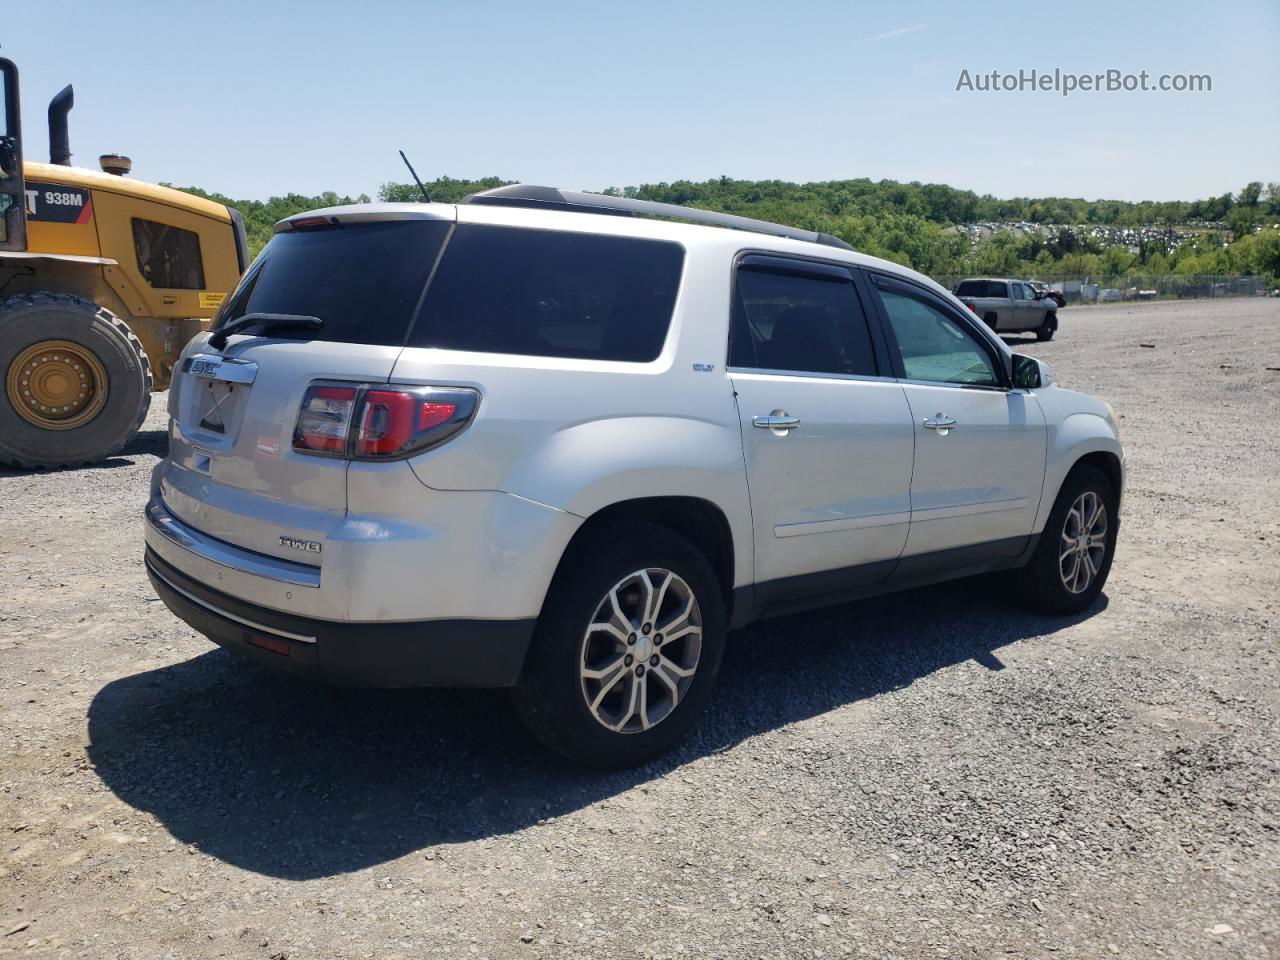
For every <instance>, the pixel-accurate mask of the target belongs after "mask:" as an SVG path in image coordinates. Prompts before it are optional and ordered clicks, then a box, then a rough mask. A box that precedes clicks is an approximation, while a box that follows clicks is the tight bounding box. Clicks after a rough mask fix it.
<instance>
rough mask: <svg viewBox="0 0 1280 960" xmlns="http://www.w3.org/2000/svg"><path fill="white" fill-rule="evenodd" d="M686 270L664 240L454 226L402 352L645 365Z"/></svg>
mask: <svg viewBox="0 0 1280 960" xmlns="http://www.w3.org/2000/svg"><path fill="white" fill-rule="evenodd" d="M683 267H684V249H683V248H682V247H681V246H680V245H679V244H676V243H670V242H667V241H661V240H648V239H641V238H635V237H610V236H602V235H598V234H586V233H567V232H562V231H554V230H529V229H519V228H514V227H496V226H481V225H475V224H460V225H459V226H458V227H457V228H456V229H455V230H454V232H453V236H452V237H451V238H450V240H449V244H448V246H447V247H446V248H445V252H444V255H443V256H442V257H441V259H440V265H439V267H438V268H437V270H436V274H435V277H434V278H433V279H432V281H431V287H430V289H429V290H428V291H427V296H426V301H425V303H424V305H423V308H422V312H421V314H420V315H419V317H418V320H417V323H416V324H415V325H414V329H413V332H412V333H411V334H410V336H409V346H416V347H440V348H443V349H448V350H468V351H477V352H482V353H514V354H524V355H532V356H543V357H569V358H577V359H585V360H623V361H631V362H637V363H643V362H647V361H650V360H653V359H655V358H656V357H657V356H658V354H659V353H661V351H662V345H663V343H664V341H665V340H666V336H667V329H668V327H669V326H670V324H671V314H672V311H673V310H674V308H675V300H676V293H677V291H678V290H679V286H680V276H681V272H682V270H683Z"/></svg>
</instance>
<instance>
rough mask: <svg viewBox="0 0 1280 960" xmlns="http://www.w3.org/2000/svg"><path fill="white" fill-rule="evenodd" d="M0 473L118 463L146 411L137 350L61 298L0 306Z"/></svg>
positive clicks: (129, 339)
mask: <svg viewBox="0 0 1280 960" xmlns="http://www.w3.org/2000/svg"><path fill="white" fill-rule="evenodd" d="M0 381H2V382H3V388H2V389H0V464H4V465H6V466H14V467H20V468H22V469H41V468H53V467H72V466H80V465H83V464H89V463H96V462H97V461H99V460H104V459H106V458H107V457H110V456H112V455H113V454H116V453H119V452H120V450H121V449H123V447H124V445H125V444H127V443H128V442H129V441H130V440H132V439H133V437H134V435H135V434H136V433H137V432H138V428H139V427H141V426H142V421H143V419H144V418H145V417H146V415H147V410H148V408H149V407H150V406H151V365H150V363H149V361H148V360H147V355H146V352H145V351H144V350H143V349H142V343H141V341H139V340H138V338H137V337H136V336H134V335H133V332H132V331H131V330H130V329H129V327H128V325H126V324H125V322H124V321H123V320H121V319H120V318H119V317H117V316H116V315H115V314H114V313H112V312H111V311H110V310H108V309H107V308H106V307H100V306H98V305H97V304H95V303H91V302H90V301H88V300H84V299H82V298H80V297H77V296H74V295H72V294H69V293H31V294H23V295H21V296H16V297H9V298H7V299H5V300H0Z"/></svg>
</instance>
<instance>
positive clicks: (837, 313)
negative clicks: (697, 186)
mask: <svg viewBox="0 0 1280 960" xmlns="http://www.w3.org/2000/svg"><path fill="white" fill-rule="evenodd" d="M654 215H656V216H658V217H666V218H673V217H679V218H681V219H682V220H685V221H697V222H694V223H690V222H674V221H673V220H672V219H655V218H654ZM708 224H714V226H711V225H708ZM725 227H729V228H730V229H724V228H725ZM169 396H170V400H169V402H170V414H171V422H170V453H169V456H168V459H166V460H165V461H164V462H163V463H162V464H160V466H159V467H158V468H157V469H156V471H155V475H154V478H153V483H152V490H151V499H150V502H149V504H148V506H147V510H146V543H147V546H146V563H147V569H148V571H149V573H150V574H151V578H152V582H153V583H154V585H155V588H156V590H157V591H158V592H159V594H160V596H161V597H162V598H163V599H164V601H165V603H166V604H168V606H169V608H170V609H171V610H173V611H174V612H175V613H176V614H177V615H178V616H179V617H181V618H182V619H184V620H186V621H187V622H188V623H190V624H191V625H192V626H194V627H195V628H196V629H197V630H199V631H200V632H202V633H204V634H205V635H206V636H208V637H209V638H210V639H211V640H213V641H214V642H216V643H219V644H221V645H223V646H226V647H228V648H230V649H232V650H235V651H236V652H238V653H241V654H243V655H245V656H247V657H250V658H253V659H255V660H258V661H260V662H262V663H267V664H270V665H272V666H276V667H282V668H285V669H288V670H292V671H295V672H298V673H301V674H305V675H308V676H312V677H317V678H321V679H323V680H326V681H332V682H337V683H346V684H361V685H385V686H408V685H453V686H511V687H514V689H515V702H516V704H517V706H518V709H519V712H520V714H521V716H522V717H523V718H524V719H525V721H526V722H527V723H528V725H529V727H530V728H531V730H532V731H533V732H534V733H535V734H536V735H537V736H538V737H539V738H540V739H541V740H543V741H544V742H545V743H547V744H549V745H550V746H552V747H553V748H555V749H556V750H559V751H561V752H562V753H564V754H566V755H568V756H570V757H572V758H574V759H576V760H579V761H581V762H584V763H588V764H592V765H598V766H622V765H627V764H634V763H638V762H641V761H643V760H645V759H647V758H649V757H651V756H653V755H654V754H656V753H658V752H659V751H661V750H663V749H665V748H667V747H668V746H670V745H671V744H672V743H673V742H674V741H676V740H677V739H678V738H679V737H680V736H681V735H682V734H684V733H685V732H686V731H688V730H689V729H690V727H691V726H692V725H693V724H694V722H695V721H696V719H697V716H698V714H699V712H700V711H701V710H702V708H703V705H704V704H705V703H706V702H707V699H708V697H709V696H710V695H711V691H712V688H713V686H714V684H715V680H716V674H717V671H718V669H719V666H720V659H721V653H722V651H723V649H724V644H725V636H726V633H727V632H728V631H730V630H733V629H734V628H737V627H740V626H742V625H743V624H746V623H748V622H749V621H751V620H754V619H757V618H760V617H767V616H772V615H775V614H779V613H785V612H789V611H794V610H798V609H802V608H805V607H811V606H816V605H821V604H831V603H840V602H844V601H847V600H850V599H855V598H858V597H865V596H868V595H871V594H875V593H882V592H886V591H891V590H900V589H903V588H906V587H915V586H919V585H921V584H925V583H930V582H935V581H939V580H944V579H949V578H953V577H961V576H967V575H969V574H975V573H979V572H983V571H990V570H999V569H1015V568H1016V569H1018V570H1019V571H1020V574H1019V575H1020V576H1021V579H1022V581H1023V590H1024V591H1025V593H1026V594H1027V595H1028V596H1029V597H1031V598H1033V599H1034V601H1035V602H1036V603H1037V604H1038V605H1039V606H1040V607H1041V608H1042V609H1045V610H1048V611H1052V612H1058V613H1067V612H1074V611H1079V610H1082V609H1084V608H1085V607H1087V606H1088V605H1090V604H1091V603H1092V602H1093V601H1094V599H1095V598H1096V597H1097V595H1098V593H1099V591H1100V590H1101V589H1102V586H1103V584H1104V582H1105V581H1106V578H1107V572H1108V570H1109V568H1110V566H1111V559H1112V555H1113V553H1114V550H1115V542H1116V532H1117V529H1118V523H1119V507H1120V494H1121V489H1122V486H1123V482H1124V466H1123V464H1124V455H1123V452H1122V450H1121V447H1120V443H1119V441H1118V439H1117V434H1116V424H1115V420H1114V419H1113V417H1112V413H1111V410H1110V408H1109V407H1108V406H1107V405H1106V404H1105V403H1102V402H1100V401H1098V400H1095V399H1091V398H1089V397H1086V396H1082V395H1081V394H1078V393H1073V392H1070V391H1068V390H1064V389H1062V388H1061V387H1058V386H1051V385H1050V383H1049V377H1048V370H1047V368H1046V367H1045V365H1044V364H1043V363H1040V362H1038V361H1036V360H1034V359H1031V358H1028V357H1020V356H1014V355H1012V354H1011V353H1010V352H1009V350H1008V348H1007V347H1006V346H1005V345H1004V343H1003V342H1002V341H1001V340H1000V339H999V338H997V337H996V336H995V335H994V334H992V333H991V332H990V331H989V330H987V329H986V328H985V327H984V326H983V324H982V323H981V322H980V321H978V320H977V319H976V318H975V317H974V316H973V315H972V314H971V313H970V312H969V311H967V310H966V309H965V308H964V307H963V306H962V305H961V304H960V303H959V302H958V301H957V300H956V299H955V298H954V297H953V296H952V295H951V294H950V293H948V292H947V291H946V290H944V289H943V288H942V287H940V286H938V285H937V284H936V283H933V282H932V281H931V280H929V279H927V278H926V277H923V276H921V275H919V274H917V273H914V272H912V271H911V270H907V269H905V268H903V267H900V266H898V265H896V264H893V263H888V262H886V261H884V260H878V259H875V258H874V257H867V256H862V255H860V254H858V253H855V252H854V251H853V250H852V249H850V248H849V247H848V246H847V245H845V244H843V243H842V242H841V241H839V240H836V239H835V238H833V237H828V236H826V235H822V234H815V233H811V232H807V231H802V230H795V229H792V228H789V227H782V226H778V225H776V224H768V223H763V222H760V221H752V220H745V219H742V218H736V217H730V216H727V215H724V214H712V213H706V212H703V211H697V210H689V209H685V208H680V207H669V206H665V205H660V204H651V203H645V202H642V201H636V200H628V199H620V198H612V197H603V196H595V195H590V194H578V193H568V192H561V191H557V190H552V189H548V188H539V187H525V186H514V187H504V188H500V189H498V190H495V191H490V192H488V193H484V194H478V195H476V196H474V197H472V198H470V200H469V202H467V203H464V204H459V205H445V204H372V205H364V206H349V207H336V208H333V209H329V210H321V211H317V212H315V213H311V214H306V215H302V216H297V217H293V218H290V219H288V220H285V221H283V222H281V223H280V224H279V225H278V226H277V227H276V233H275V237H274V238H273V239H272V241H271V242H270V244H268V246H267V248H266V249H265V250H264V251H263V253H262V255H261V256H260V257H258V259H257V260H256V261H255V262H254V264H253V265H252V266H251V267H250V269H249V270H248V272H247V273H246V274H245V276H244V279H243V280H242V281H241V283H240V286H239V287H238V288H237V290H236V291H235V293H234V294H233V295H232V296H231V298H230V299H229V300H228V302H227V304H226V306H225V307H224V309H223V310H222V312H221V314H220V316H219V317H218V319H217V320H216V321H215V325H214V328H213V332H212V333H211V334H201V335H200V336H198V337H196V338H195V339H194V340H193V341H192V342H191V343H190V344H189V345H188V346H187V348H186V350H185V351H184V353H183V356H182V359H181V362H180V365H179V370H178V371H177V373H176V375H175V377H174V381H173V388H172V389H171V391H170V395H169Z"/></svg>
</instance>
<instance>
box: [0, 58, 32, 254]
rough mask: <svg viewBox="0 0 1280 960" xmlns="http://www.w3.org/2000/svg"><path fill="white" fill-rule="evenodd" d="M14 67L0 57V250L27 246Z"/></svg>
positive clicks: (23, 248)
mask: <svg viewBox="0 0 1280 960" xmlns="http://www.w3.org/2000/svg"><path fill="white" fill-rule="evenodd" d="M18 104H19V100H18V68H17V67H16V66H14V64H13V61H11V60H5V59H3V58H0V250H25V249H27V218H26V193H25V185H24V184H23V181H22V117H21V114H20V111H19V109H18Z"/></svg>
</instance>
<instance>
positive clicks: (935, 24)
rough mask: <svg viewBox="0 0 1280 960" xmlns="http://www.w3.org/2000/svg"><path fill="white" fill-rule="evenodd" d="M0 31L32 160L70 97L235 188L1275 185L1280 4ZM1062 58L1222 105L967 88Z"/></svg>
mask: <svg viewBox="0 0 1280 960" xmlns="http://www.w3.org/2000/svg"><path fill="white" fill-rule="evenodd" d="M58 6H59V9H58V16H57V17H52V16H49V15H40V16H26V17H23V18H21V19H20V20H19V21H17V23H16V25H11V27H10V28H9V29H7V30H6V31H5V32H4V33H3V34H0V54H2V55H4V56H8V57H9V58H11V59H13V60H15V61H16V62H17V63H18V65H19V68H20V69H21V70H22V87H23V103H24V111H25V113H24V116H25V119H26V123H25V128H26V130H25V133H26V139H27V157H28V159H46V158H47V156H48V153H47V136H46V132H45V120H44V111H45V106H46V104H47V102H48V100H49V98H50V97H51V96H52V95H53V94H54V93H55V92H56V91H57V90H58V89H59V88H60V87H61V86H62V85H63V84H64V83H67V82H72V83H74V84H75V87H76V108H75V110H74V111H73V112H72V115H71V146H72V150H73V151H74V153H75V156H76V162H77V163H79V164H81V165H86V166H96V164H97V155H98V154H99V153H105V152H112V151H117V152H122V153H126V154H128V155H129V156H131V157H133V159H134V172H135V175H136V176H138V177H139V178H141V179H147V180H156V181H169V182H173V183H177V184H182V185H186V184H196V185H199V186H203V187H206V188H208V189H215V190H220V191H222V192H224V193H227V194H231V195H233V196H237V197H249V198H265V197H267V196H269V195H271V194H278V193H284V192H288V191H297V192H302V193H309V194H310V193H319V192H321V191H324V190H336V191H338V192H339V193H350V194H358V193H361V192H366V193H369V194H373V193H375V191H376V190H377V187H378V185H379V184H381V183H382V182H384V181H386V180H392V179H394V180H404V179H407V175H406V173H405V171H404V169H403V167H402V166H401V164H400V160H399V157H398V156H397V155H396V150H397V148H400V147H403V148H404V149H405V150H406V152H407V153H408V154H409V156H410V158H411V159H412V160H413V161H414V163H415V165H416V166H417V168H418V172H419V174H420V175H422V176H423V178H424V179H429V178H432V177H435V176H438V175H441V174H447V175H450V176H454V177H467V178H469V177H480V176H485V175H498V176H502V177H506V178H509V179H521V180H525V181H527V182H534V183H547V184H552V185H556V186H563V187H573V188H585V189H598V188H602V187H607V186H625V185H630V184H638V183H644V182H655V181H660V180H673V179H680V178H690V179H704V178H707V177H715V176H720V175H722V174H723V175H728V176H731V177H735V178H742V179H759V178H779V179H785V180H794V181H805V180H826V179H845V178H852V177H870V178H872V179H882V178H883V179H894V180H920V181H925V182H941V183H948V184H951V185H952V186H956V187H961V188H967V189H973V190H976V191H978V192H980V193H993V194H995V195H997V196H1030V195H1059V196H1083V197H1088V198H1095V197H1108V198H1119V199H1126V200H1139V199H1157V200H1160V199H1193V198H1197V197H1202V196H1208V195H1210V194H1220V193H1224V192H1226V191H1233V192H1234V191H1237V190H1239V188H1240V187H1241V186H1243V185H1244V184H1245V183H1246V182H1248V181H1250V180H1259V179H1260V180H1263V181H1270V180H1280V2H1277V0H1217V2H1214V3H1212V4H1204V3H1177V2H1173V0H1163V2H1158V3H1152V2H1147V0H1142V2H1135V3H1119V2H1115V0H1109V2H1092V0H1088V2H1083V3H1072V4H1043V3H1026V2H1019V3H997V2H988V0H970V2H967V3H963V4H943V3H924V2H897V3H894V4H882V3H853V2H843V3H841V2H811V3H807V2H799V0H793V2H790V3H778V2H776V0H770V2H756V0H735V2H733V3H728V2H718V0H705V2H703V3H701V4H690V3H687V2H683V3H679V2H667V0H653V2H646V3H644V4H635V3H628V4H616V5H609V4H601V3H578V2H564V3H558V2H555V0H547V2H544V3H540V4H532V3H527V2H524V3H508V2H505V0H498V2H490V3H485V4H465V5H464V4H461V3H433V2H414V3H411V2H403V0H363V2H361V3H352V2H350V0H343V2H331V0H311V2H297V3H275V2H271V0H257V2H247V0H220V2H218V3H203V2H198V0H191V2H182V0H166V2H153V0H129V2H127V3H123V4H109V3H102V2H100V0H79V2H63V3H61V4H59V5H58ZM1055 67H1058V68H1061V69H1062V70H1065V71H1072V72H1076V73H1092V72H1095V71H1102V70H1106V69H1108V68H1115V69H1118V70H1121V71H1124V72H1132V73H1137V72H1138V71H1140V70H1148V71H1150V72H1151V73H1152V74H1153V75H1159V74H1161V73H1170V74H1174V73H1187V74H1189V73H1197V74H1200V73H1207V74H1210V75H1211V76H1212V78H1213V90H1212V92H1209V93H1194V94H1193V93H1183V94H1178V93H1137V92H1135V93H1076V94H1074V95H1072V96H1070V97H1066V98H1063V97H1061V96H1059V95H1057V94H1053V93H1029V92H1028V93H998V94H984V93H966V92H957V91H956V83H957V80H958V78H959V76H960V71H961V70H962V69H968V70H969V71H970V73H971V74H977V73H981V72H989V71H991V70H993V69H995V70H1000V71H1002V72H1016V71H1018V70H1019V69H1028V70H1029V69H1031V68H1038V69H1040V70H1042V71H1043V70H1048V71H1052V70H1053V69H1054V68H1055Z"/></svg>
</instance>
